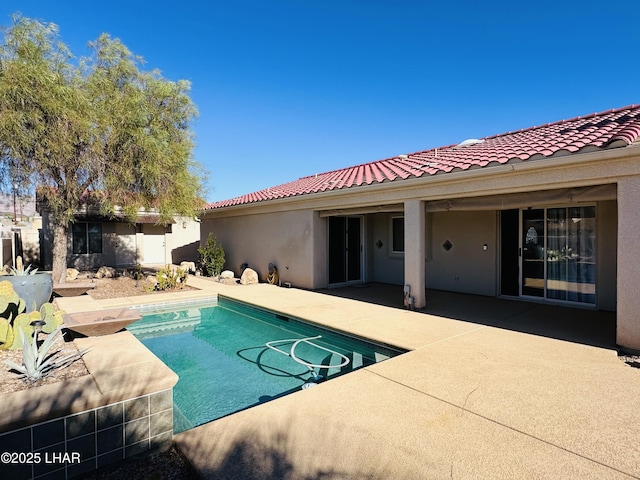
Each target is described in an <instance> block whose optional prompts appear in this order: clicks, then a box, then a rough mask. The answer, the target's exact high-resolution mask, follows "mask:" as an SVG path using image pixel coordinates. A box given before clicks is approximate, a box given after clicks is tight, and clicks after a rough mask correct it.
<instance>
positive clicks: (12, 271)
mask: <svg viewBox="0 0 640 480" xmlns="http://www.w3.org/2000/svg"><path fill="white" fill-rule="evenodd" d="M32 267H33V265H28V266H27V268H24V264H23V263H22V257H21V256H20V255H18V256H17V257H16V266H15V267H10V268H9V275H14V276H16V277H22V276H25V275H35V274H36V272H37V271H38V269H37V268H33V269H32Z"/></svg>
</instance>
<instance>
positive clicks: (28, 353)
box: [4, 327, 86, 382]
mask: <svg viewBox="0 0 640 480" xmlns="http://www.w3.org/2000/svg"><path fill="white" fill-rule="evenodd" d="M19 335H20V340H21V342H22V344H23V345H24V348H23V349H22V365H18V364H17V363H15V362H13V361H11V360H5V361H4V363H5V364H6V365H7V366H9V367H11V368H12V369H13V370H16V371H17V372H19V373H20V376H21V377H24V378H25V379H26V380H27V381H29V382H35V381H37V380H40V379H41V378H44V377H46V376H47V375H49V374H51V373H52V372H53V371H54V370H57V369H59V368H63V367H66V366H68V365H70V364H71V363H73V362H74V361H76V360H77V359H78V358H80V357H82V355H84V354H85V352H86V349H85V350H80V351H78V352H75V353H72V354H70V355H67V356H65V357H62V358H60V357H59V355H58V354H59V353H60V350H56V351H54V352H52V353H50V351H51V349H52V348H53V346H54V345H55V344H56V342H57V341H58V340H60V339H62V327H58V328H56V330H55V331H54V332H53V334H51V335H49V336H47V338H46V339H45V340H44V342H42V345H41V346H40V348H38V339H37V334H36V336H34V337H33V338H30V335H27V334H26V333H25V332H24V330H23V329H19Z"/></svg>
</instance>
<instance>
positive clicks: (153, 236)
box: [39, 203, 200, 270]
mask: <svg viewBox="0 0 640 480" xmlns="http://www.w3.org/2000/svg"><path fill="white" fill-rule="evenodd" d="M39 207H40V209H39V210H40V214H41V215H42V242H41V246H40V255H41V261H42V264H43V265H44V268H45V269H51V268H52V264H53V253H52V250H53V227H52V225H51V222H50V219H49V217H50V215H49V212H48V211H47V209H46V205H43V204H40V203H39ZM199 246H200V223H199V220H195V219H193V218H188V217H178V216H176V217H174V218H172V219H171V220H170V221H168V222H163V223H161V222H160V217H159V216H158V215H157V214H156V213H154V212H148V211H140V212H139V213H138V216H137V218H136V219H135V221H134V222H130V221H128V220H126V219H124V218H121V217H119V216H116V217H115V218H109V217H105V216H102V215H100V214H99V213H98V212H96V211H93V210H92V209H91V208H88V209H87V208H86V207H85V208H82V209H79V210H78V211H77V212H76V214H75V218H74V222H73V223H72V224H71V225H70V228H69V235H68V242H67V266H68V267H73V268H76V269H78V270H92V269H97V268H100V267H101V266H103V265H106V266H110V267H123V268H124V267H132V266H135V265H137V264H141V265H166V264H168V263H174V264H179V263H180V262H182V261H190V262H193V261H195V260H196V259H197V256H198V247H199Z"/></svg>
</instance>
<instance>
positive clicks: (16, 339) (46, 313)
mask: <svg viewBox="0 0 640 480" xmlns="http://www.w3.org/2000/svg"><path fill="white" fill-rule="evenodd" d="M62 314H63V312H62V310H56V309H55V308H54V306H53V305H52V304H51V303H45V304H43V305H42V306H41V307H40V310H39V311H38V310H34V311H32V312H27V309H26V305H25V302H24V300H23V299H21V298H20V297H19V296H18V294H17V293H16V292H15V290H14V289H13V286H12V285H11V283H9V282H7V281H3V282H0V350H7V349H12V350H16V349H19V348H21V347H22V337H21V336H20V335H19V333H18V331H19V330H22V331H24V333H25V334H26V335H27V336H30V335H31V333H32V332H33V327H32V326H31V323H32V322H33V321H36V320H42V321H43V322H44V323H43V327H42V332H43V333H46V334H50V333H52V332H53V331H54V330H55V329H56V328H57V327H58V326H60V325H62Z"/></svg>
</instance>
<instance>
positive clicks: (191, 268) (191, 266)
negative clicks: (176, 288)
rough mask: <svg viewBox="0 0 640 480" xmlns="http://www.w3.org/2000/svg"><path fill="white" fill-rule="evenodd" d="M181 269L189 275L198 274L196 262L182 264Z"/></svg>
mask: <svg viewBox="0 0 640 480" xmlns="http://www.w3.org/2000/svg"><path fill="white" fill-rule="evenodd" d="M180 268H181V269H182V270H184V271H185V272H187V273H196V263H195V262H180Z"/></svg>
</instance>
